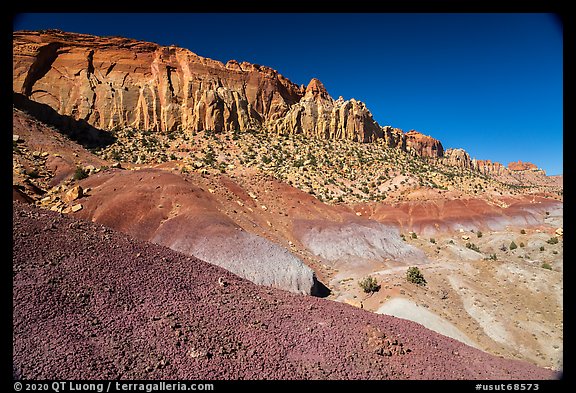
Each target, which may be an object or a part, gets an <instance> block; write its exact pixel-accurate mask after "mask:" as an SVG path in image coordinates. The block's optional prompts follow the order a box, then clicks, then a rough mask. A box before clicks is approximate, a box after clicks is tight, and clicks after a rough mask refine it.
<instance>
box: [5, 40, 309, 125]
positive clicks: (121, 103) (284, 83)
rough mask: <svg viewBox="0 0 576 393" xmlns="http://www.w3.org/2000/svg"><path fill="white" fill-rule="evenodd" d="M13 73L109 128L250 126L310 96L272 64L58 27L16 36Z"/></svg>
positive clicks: (40, 94)
mask: <svg viewBox="0 0 576 393" xmlns="http://www.w3.org/2000/svg"><path fill="white" fill-rule="evenodd" d="M13 74H14V77H13V90H14V91H15V92H18V93H22V94H23V95H25V96H26V97H28V98H30V99H32V100H34V101H37V102H40V103H43V104H47V105H49V106H51V107H52V108H54V109H55V110H57V111H58V112H59V113H60V114H62V115H69V116H72V117H73V118H75V119H83V120H86V121H87V122H88V123H90V124H92V125H94V126H96V127H99V128H101V129H113V128H117V127H133V128H136V129H145V130H154V131H164V132H166V131H173V130H178V129H182V130H200V129H209V130H214V131H222V130H232V129H240V130H246V129H250V128H255V127H259V126H260V125H261V124H262V123H263V122H264V121H268V120H274V119H277V118H280V117H282V116H283V115H284V114H285V113H286V112H287V111H288V109H289V107H290V106H291V105H293V104H295V103H296V102H298V101H299V100H300V98H301V97H302V96H303V93H304V92H303V91H302V90H301V88H300V87H298V86H297V85H295V84H294V83H292V82H290V81H289V80H288V79H286V78H284V77H283V76H282V75H280V74H279V73H278V72H276V71H275V70H273V69H271V68H268V67H263V66H258V65H254V64H248V63H238V62H235V61H229V62H228V63H227V64H226V65H224V64H222V63H221V62H219V61H215V60H211V59H207V58H204V57H201V56H198V55H196V54H194V53H192V52H190V51H189V50H186V49H182V48H178V47H174V46H170V47H162V46H160V45H157V44H154V43H148V42H139V41H135V40H131V39H126V38H119V37H95V36H91V35H86V34H74V33H65V32H60V31H55V30H48V31H40V32H30V31H22V32H15V33H14V34H13Z"/></svg>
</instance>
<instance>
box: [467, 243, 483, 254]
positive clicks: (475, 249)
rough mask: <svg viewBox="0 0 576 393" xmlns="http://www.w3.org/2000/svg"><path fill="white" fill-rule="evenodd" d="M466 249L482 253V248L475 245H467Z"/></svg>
mask: <svg viewBox="0 0 576 393" xmlns="http://www.w3.org/2000/svg"><path fill="white" fill-rule="evenodd" d="M466 248H469V249H471V250H473V251H476V252H480V248H478V246H477V245H476V244H474V243H466Z"/></svg>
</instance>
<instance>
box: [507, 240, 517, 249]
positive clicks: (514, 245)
mask: <svg viewBox="0 0 576 393" xmlns="http://www.w3.org/2000/svg"><path fill="white" fill-rule="evenodd" d="M509 248H510V250H515V249H517V248H518V246H517V245H516V243H514V240H512V242H511V243H510V246H509Z"/></svg>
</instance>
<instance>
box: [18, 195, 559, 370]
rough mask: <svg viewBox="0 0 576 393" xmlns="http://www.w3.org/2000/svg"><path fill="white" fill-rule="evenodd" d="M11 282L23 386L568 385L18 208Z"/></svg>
mask: <svg viewBox="0 0 576 393" xmlns="http://www.w3.org/2000/svg"><path fill="white" fill-rule="evenodd" d="M13 284H14V288H13V302H14V303H13V311H14V312H13V325H14V331H13V362H14V364H13V374H14V377H15V378H18V379H113V378H121V379H174V378H177V379H263V378H266V379H309V378H313V379H357V378H362V379H554V378H556V377H557V374H556V373H555V372H553V371H551V370H546V369H542V368H539V367H536V366H534V365H531V364H529V363H525V362H520V361H516V360H506V359H502V358H498V357H494V356H492V355H489V354H487V353H484V352H481V351H479V350H477V349H474V348H471V347H468V346H465V345H464V344H462V343H460V342H458V341H455V340H452V339H450V338H448V337H445V336H441V335H439V334H436V333H434V332H432V331H430V330H427V329H425V328H424V327H422V326H421V325H418V324H416V323H413V322H410V321H406V320H402V319H398V318H395V317H391V316H386V315H377V314H373V313H370V312H367V311H364V310H361V309H357V308H354V307H352V306H348V305H346V304H341V303H336V302H332V301H329V300H323V299H319V298H315V297H310V296H303V295H295V294H291V293H289V292H285V291H281V290H276V289H272V288H266V287H261V286H257V285H254V284H252V283H250V282H248V281H246V280H243V279H240V278H239V277H237V276H234V275H233V274H231V273H229V272H227V271H226V270H224V269H221V268H219V267H217V266H214V265H210V264H207V263H205V262H202V261H200V260H197V259H194V258H191V257H187V256H185V255H183V254H180V253H177V252H174V251H172V250H170V249H168V248H165V247H162V246H159V245H155V244H151V243H147V242H143V241H139V240H136V239H133V238H130V237H128V236H127V235H124V234H121V233H119V232H115V231H113V230H111V229H109V228H107V227H104V226H102V225H99V224H94V223H91V222H87V221H79V220H73V219H71V218H69V217H64V216H61V215H60V214H58V213H55V212H51V211H47V210H41V209H38V208H36V207H34V206H30V205H25V204H22V203H20V202H18V201H15V202H14V208H13Z"/></svg>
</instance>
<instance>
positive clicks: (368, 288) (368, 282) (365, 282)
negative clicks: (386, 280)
mask: <svg viewBox="0 0 576 393" xmlns="http://www.w3.org/2000/svg"><path fill="white" fill-rule="evenodd" d="M358 284H359V285H360V287H361V288H362V289H363V290H364V292H366V293H373V292H378V291H379V290H380V285H378V281H377V280H376V279H375V278H374V277H372V276H368V277H365V278H363V279H362V280H360V281H359V282H358Z"/></svg>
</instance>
